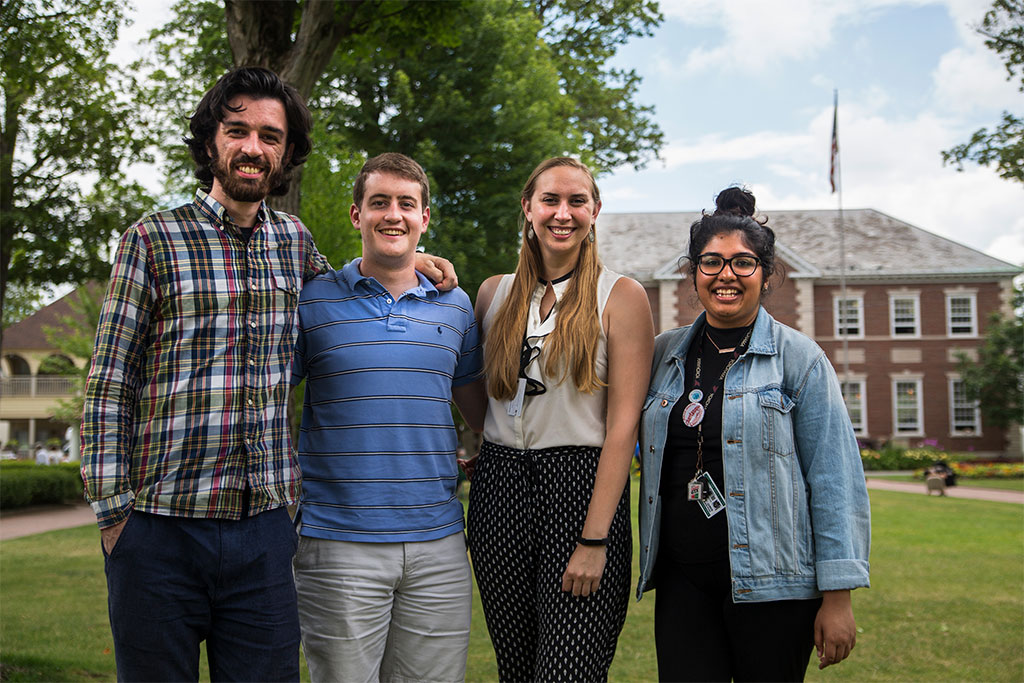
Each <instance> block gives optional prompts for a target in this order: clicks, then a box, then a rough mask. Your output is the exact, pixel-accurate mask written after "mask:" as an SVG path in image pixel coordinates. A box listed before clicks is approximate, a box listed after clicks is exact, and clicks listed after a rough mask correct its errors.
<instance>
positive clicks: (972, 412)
mask: <svg viewBox="0 0 1024 683" xmlns="http://www.w3.org/2000/svg"><path fill="white" fill-rule="evenodd" d="M949 432H950V434H952V435H953V436H981V409H980V408H979V407H978V402H977V401H972V400H970V399H969V398H967V386H966V385H965V384H964V383H963V381H962V380H961V379H960V378H959V377H955V376H953V377H950V378H949Z"/></svg>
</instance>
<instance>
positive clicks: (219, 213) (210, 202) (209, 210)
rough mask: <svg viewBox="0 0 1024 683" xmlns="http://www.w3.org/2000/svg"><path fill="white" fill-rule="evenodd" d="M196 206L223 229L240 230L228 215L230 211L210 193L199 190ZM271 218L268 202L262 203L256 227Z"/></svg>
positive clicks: (257, 212)
mask: <svg viewBox="0 0 1024 683" xmlns="http://www.w3.org/2000/svg"><path fill="white" fill-rule="evenodd" d="M195 204H196V206H198V207H199V210H200V211H201V212H203V213H204V214H205V215H206V216H207V217H208V218H209V219H210V220H212V221H213V222H214V223H215V224H216V225H218V226H220V227H221V228H222V229H223V228H226V227H227V226H230V227H232V228H234V229H236V230H237V229H238V226H237V225H235V222H234V221H233V220H232V219H231V215H230V214H228V210H227V209H225V208H224V205H223V204H221V203H220V202H218V201H217V200H216V199H214V198H213V197H211V196H210V193H209V192H207V191H206V190H204V189H202V188H199V189H197V190H196V198H195ZM270 216H271V212H270V207H268V206H267V202H266V201H265V200H264V201H261V202H260V208H259V209H257V211H256V225H260V224H261V223H265V222H267V220H268V218H269V217H270Z"/></svg>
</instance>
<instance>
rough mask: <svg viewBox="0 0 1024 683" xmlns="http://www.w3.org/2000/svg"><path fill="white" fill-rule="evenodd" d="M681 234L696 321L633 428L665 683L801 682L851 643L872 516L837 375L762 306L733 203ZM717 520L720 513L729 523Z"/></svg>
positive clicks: (741, 201)
mask: <svg viewBox="0 0 1024 683" xmlns="http://www.w3.org/2000/svg"><path fill="white" fill-rule="evenodd" d="M716 203H717V204H718V210H716V212H715V213H714V214H713V215H710V216H708V215H706V216H704V217H703V218H702V219H701V220H699V221H697V222H696V223H694V224H693V225H692V226H691V228H690V245H689V255H688V259H689V273H690V275H691V276H692V277H693V280H694V286H695V288H696V291H697V296H698V298H699V299H700V301H701V303H702V304H703V306H704V309H705V312H704V313H703V314H701V315H700V316H699V317H698V318H697V320H696V321H695V322H694V323H693V324H692V325H690V326H688V327H682V328H678V329H675V330H670V331H667V332H665V333H663V334H661V335H659V336H658V338H657V340H656V342H655V352H654V364H653V376H652V379H651V385H650V389H649V391H648V394H647V399H646V402H645V405H644V412H643V420H642V424H641V455H642V482H641V489H642V493H641V500H640V583H639V586H638V588H637V599H640V597H641V596H642V594H643V592H644V591H647V590H650V589H652V588H655V587H657V589H658V591H657V598H656V603H655V641H656V646H657V652H658V672H659V677H660V678H661V680H673V681H675V680H724V681H728V680H730V679H734V680H737V681H739V680H779V681H781V680H803V677H804V672H805V670H806V668H807V663H808V658H809V656H810V653H811V651H812V647H816V649H817V654H818V658H819V668H824V667H826V666H829V665H831V664H836V663H838V662H840V661H842V660H843V659H845V658H846V657H847V656H848V655H849V653H850V650H851V649H853V646H854V642H855V640H856V625H855V623H854V619H853V610H852V607H851V603H850V590H851V589H854V588H859V587H861V586H868V585H869V581H868V570H869V567H868V547H869V544H870V509H869V503H868V496H867V489H866V487H865V484H864V473H863V469H862V466H861V462H860V452H859V449H858V446H857V441H856V438H855V437H854V433H853V427H852V426H851V424H850V420H849V417H848V416H847V413H846V407H845V404H844V402H843V397H842V393H841V390H840V386H839V382H838V379H837V378H836V374H835V372H834V370H833V369H832V366H831V365H830V364H829V361H828V359H827V358H826V357H825V354H824V352H823V351H822V350H821V349H820V348H819V347H818V346H817V344H815V343H814V342H813V341H812V340H811V339H809V338H808V337H806V336H804V335H803V334H801V333H799V332H797V331H795V330H793V329H791V328H789V327H787V326H785V325H783V324H781V323H779V322H777V321H776V320H774V319H773V318H772V317H771V316H770V315H769V314H768V313H767V311H765V310H764V309H763V308H761V305H760V300H761V297H762V296H763V295H764V293H765V292H766V291H767V289H768V280H769V278H770V277H771V275H772V273H773V272H774V269H775V235H774V233H773V232H772V230H771V229H770V228H768V227H767V225H764V224H762V223H759V222H757V221H755V220H753V218H751V216H752V215H753V213H754V197H753V195H751V194H750V193H749V192H746V191H744V190H741V189H739V188H729V189H727V190H725V191H723V192H722V193H721V194H720V195H719V196H718V198H717V200H716ZM723 513H724V514H723Z"/></svg>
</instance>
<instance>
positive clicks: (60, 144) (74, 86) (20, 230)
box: [0, 0, 149, 307]
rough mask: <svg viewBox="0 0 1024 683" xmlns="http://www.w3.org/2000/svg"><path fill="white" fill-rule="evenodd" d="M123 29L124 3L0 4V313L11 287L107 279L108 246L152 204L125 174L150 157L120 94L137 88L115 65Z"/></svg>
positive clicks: (22, 0) (47, 0)
mask: <svg viewBox="0 0 1024 683" xmlns="http://www.w3.org/2000/svg"><path fill="white" fill-rule="evenodd" d="M125 23H126V19H125V3H124V1H123V0H79V1H77V2H70V0H7V2H5V3H3V5H2V6H0V31H2V35H3V40H2V41H0V66H2V68H0V80H2V85H3V97H4V120H3V128H2V131H0V243H2V249H0V307H3V299H4V295H5V291H6V288H7V284H8V282H12V283H17V284H18V285H19V286H21V287H24V288H31V287H36V286H45V285H48V284H51V283H54V284H55V283H65V282H72V283H77V282H83V281H86V280H88V279H94V278H99V277H105V276H106V274H107V273H108V272H109V265H108V264H107V263H106V259H107V256H108V255H107V253H106V249H107V245H108V243H109V242H110V240H111V238H112V237H113V236H115V235H116V234H118V233H119V232H120V231H122V230H123V229H124V227H125V226H126V224H127V221H128V220H131V219H133V218H137V217H138V216H139V215H140V213H142V212H143V211H144V210H146V208H147V207H148V203H149V202H148V198H147V197H146V195H145V192H144V190H143V189H142V188H141V187H140V186H139V185H138V184H137V183H135V182H131V181H129V180H128V179H127V177H126V176H125V170H124V169H125V168H126V166H127V165H128V164H130V163H132V162H134V161H141V160H146V159H147V157H146V156H145V154H144V147H145V145H146V136H145V135H144V134H142V133H141V130H142V128H143V121H141V119H140V117H139V116H138V115H137V114H138V110H137V109H136V108H134V107H133V105H132V104H131V103H130V102H128V101H126V98H124V97H122V96H121V95H120V93H124V92H130V91H131V90H132V89H133V88H134V82H133V81H132V79H131V77H130V75H128V74H126V73H125V72H123V71H122V70H120V69H117V68H114V67H112V66H111V65H110V63H109V61H108V57H109V53H110V49H111V47H112V46H113V44H114V42H115V41H116V40H117V36H118V31H119V29H120V28H121V27H122V26H123V25H124V24H125ZM93 177H95V178H96V179H97V180H96V181H95V185H94V187H93V188H92V190H88V189H82V187H80V184H82V183H85V184H88V180H87V179H91V178H93Z"/></svg>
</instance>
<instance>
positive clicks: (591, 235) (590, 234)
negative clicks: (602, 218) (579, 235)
mask: <svg viewBox="0 0 1024 683" xmlns="http://www.w3.org/2000/svg"><path fill="white" fill-rule="evenodd" d="M587 241H588V242H590V243H591V244H593V243H594V226H593V225H591V226H590V232H588V233H587Z"/></svg>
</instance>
